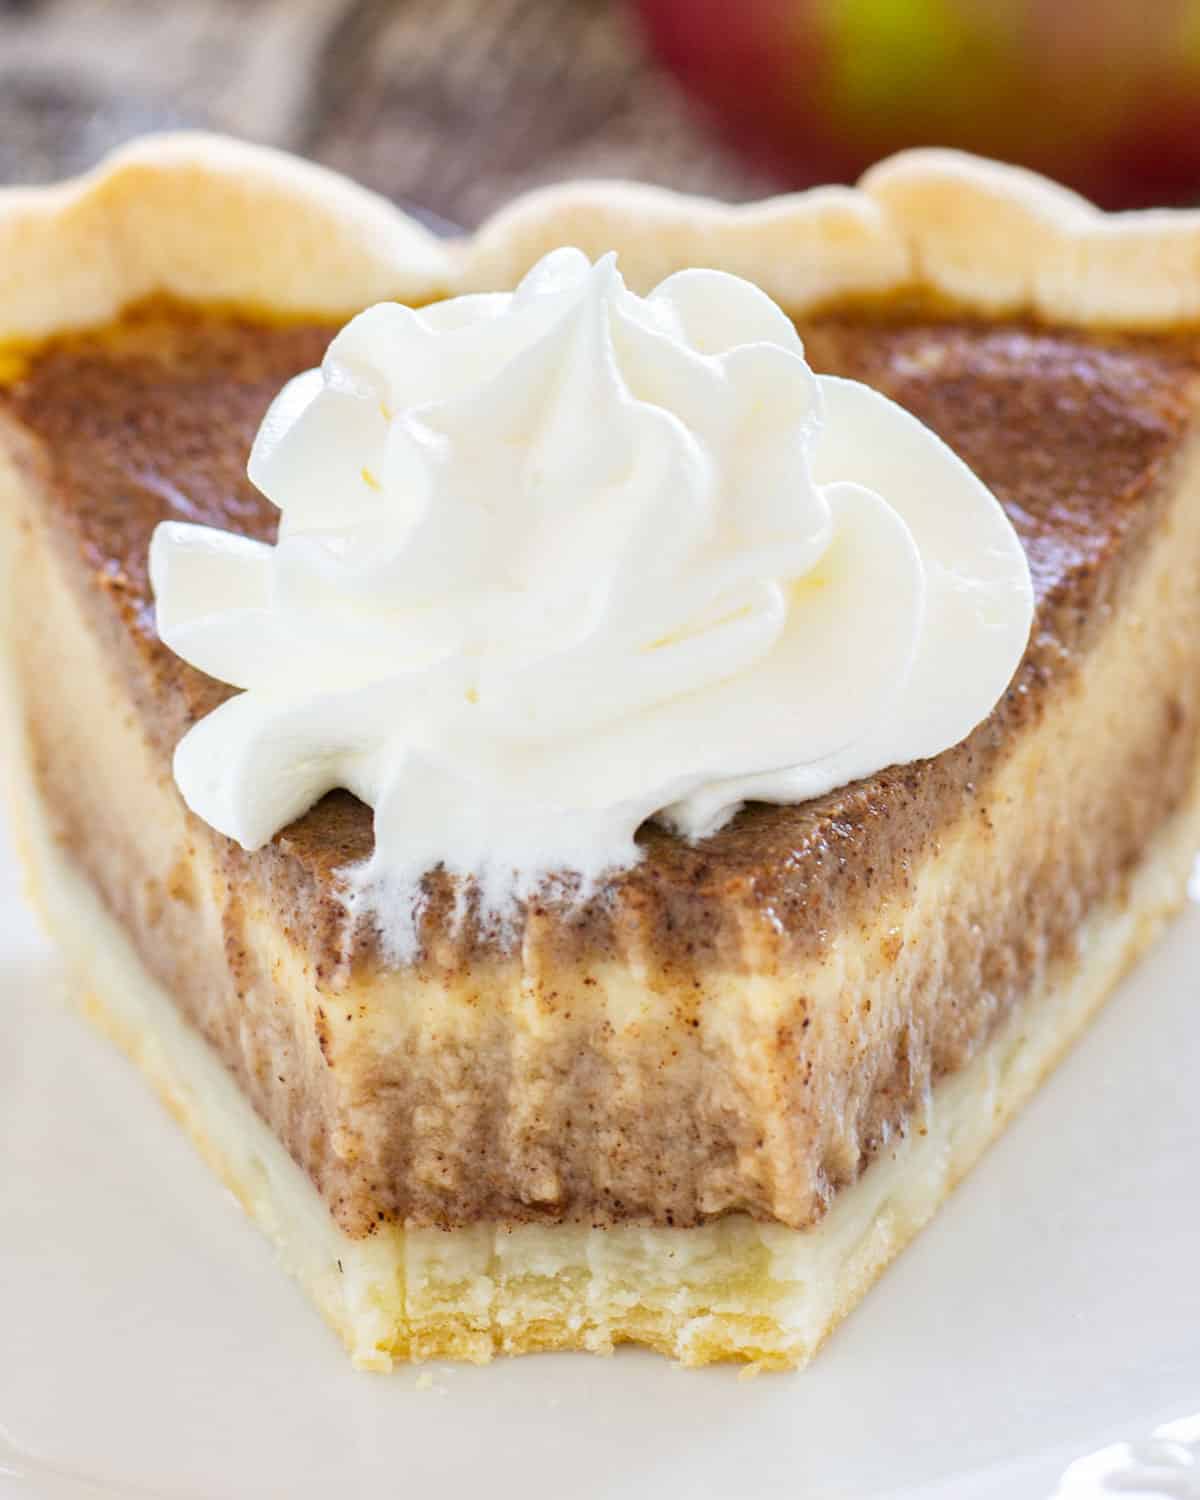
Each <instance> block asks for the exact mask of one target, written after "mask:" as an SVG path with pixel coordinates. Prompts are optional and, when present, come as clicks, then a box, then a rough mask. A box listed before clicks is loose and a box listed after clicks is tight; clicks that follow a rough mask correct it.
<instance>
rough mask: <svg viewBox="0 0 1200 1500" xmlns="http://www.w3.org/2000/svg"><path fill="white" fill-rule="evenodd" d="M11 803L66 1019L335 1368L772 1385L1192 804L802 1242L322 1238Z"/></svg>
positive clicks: (976, 1120) (198, 1042)
mask: <svg viewBox="0 0 1200 1500" xmlns="http://www.w3.org/2000/svg"><path fill="white" fill-rule="evenodd" d="M13 770H14V771H15V773H16V774H15V777H14V784H13V786H12V790H13V791H14V792H15V793H16V795H15V796H14V797H13V798H12V806H13V808H14V812H15V814H16V820H17V832H18V838H19V844H20V847H21V851H22V854H23V856H24V858H25V861H26V867H27V870H28V872H29V883H30V894H31V896H32V897H33V899H34V901H35V904H36V905H37V906H38V908H39V909H40V911H41V912H42V915H43V918H44V920H45V922H46V924H47V926H48V927H49V929H50V931H51V933H52V935H53V936H54V938H55V939H56V941H57V942H58V943H59V944H60V946H61V948H62V949H63V951H64V952H65V953H66V955H67V957H68V960H69V962H70V964H71V966H72V968H73V970H74V971H75V973H76V974H77V976H78V981H79V985H78V988H79V993H80V995H81V996H82V1008H83V1010H84V1012H85V1014H87V1015H88V1017H89V1018H90V1019H91V1020H92V1021H94V1022H95V1023H96V1024H97V1025H98V1026H99V1027H100V1028H101V1029H102V1030H103V1031H105V1032H106V1033H107V1034H108V1035H109V1036H111V1037H112V1038H113V1039H114V1040H116V1041H117V1042H118V1043H119V1044H120V1046H121V1047H122V1048H123V1049H124V1050H125V1051H126V1053H127V1054H128V1055H129V1056H130V1058H131V1059H132V1060H133V1061H134V1062H135V1063H136V1064H137V1065H138V1067H140V1068H141V1070H142V1071H143V1072H144V1073H145V1074H146V1076H147V1077H148V1078H149V1080H150V1081H151V1082H152V1083H153V1085H154V1086H155V1088H156V1089H157V1090H158V1092H159V1094H160V1096H161V1097H162V1099H163V1101H164V1102H165V1103H166V1105H167V1107H168V1108H169V1109H170V1110H171V1112H172V1113H173V1114H174V1116H175V1117H176V1119H177V1120H178V1121H179V1122H180V1123H181V1124H182V1125H183V1126H184V1128H185V1129H186V1130H187V1131H188V1133H189V1135H190V1136H191V1137H192V1139H193V1141H194V1142H195V1143H196V1145H197V1147H198V1148H199V1150H200V1151H201V1153H202V1154H203V1155H204V1157H205V1158H206V1160H207V1161H208V1162H209V1163H210V1165H211V1166H212V1167H213V1169H214V1171H216V1172H217V1174H218V1175H219V1176H220V1177H221V1179H222V1180H223V1181H224V1182H225V1183H226V1184H227V1185H228V1186H229V1187H230V1188H231V1189H232V1190H233V1192H234V1193H235V1194H236V1195H237V1197H238V1198H239V1199H240V1201H241V1202H242V1204H243V1206H244V1207H245V1209H246V1211H247V1213H248V1214H249V1215H250V1217H251V1218H252V1219H254V1221H255V1222H256V1223H257V1224H258V1225H259V1226H260V1228H261V1229H262V1230H263V1231H264V1232H265V1233H266V1234H267V1235H269V1236H270V1238H271V1239H272V1240H273V1241H274V1242H275V1244H276V1245H277V1246H278V1248H279V1250H280V1253H281V1258H282V1260H283V1263H284V1265H285V1266H286V1268H287V1269H288V1271H289V1272H290V1273H291V1274H292V1275H294V1276H295V1277H296V1278H297V1279H298V1280H299V1281H300V1282H301V1283H302V1284H303V1286H304V1287H305V1288H306V1289H307V1291H308V1293H309V1295H310V1296H311V1298H312V1299H313V1301H314V1302H315V1303H316V1304H317V1306H318V1307H319V1308H320V1309H321V1311H322V1313H323V1314H324V1315H325V1317H326V1319H327V1320H328V1321H329V1322H330V1323H331V1324H332V1325H333V1327H334V1328H336V1329H337V1331H338V1332H339V1333H340V1334H341V1336H342V1338H343V1339H344V1341H345V1343H346V1346H347V1348H348V1349H349V1351H350V1353H351V1356H352V1357H353V1359H354V1361H355V1363H356V1364H358V1365H360V1366H362V1367H364V1368H369V1369H377V1370H386V1369H389V1368H391V1366H392V1364H393V1362H394V1361H396V1360H422V1359H463V1360H470V1361H473V1362H476V1363H484V1362H486V1361H488V1360H490V1359H491V1358H492V1357H493V1356H494V1355H495V1354H520V1353H527V1352H531V1351H535V1350H547V1349H586V1350H592V1351H596V1352H604V1353H607V1352H609V1351H611V1350H612V1348H613V1347H614V1346H615V1345H616V1344H618V1343H625V1342H630V1343H637V1344H643V1345H647V1346H649V1347H650V1348H652V1349H655V1350H657V1351H658V1352H659V1353H662V1354H665V1355H668V1356H670V1357H672V1358H674V1359H677V1360H679V1361H680V1362H681V1363H682V1364H684V1365H704V1364H708V1363H711V1362H714V1361H718V1360H741V1361H746V1362H749V1363H752V1364H755V1365H759V1366H761V1367H764V1368H790V1367H795V1366H799V1365H802V1364H804V1363H806V1362H807V1360H808V1359H810V1358H811V1357H812V1355H813V1354H814V1353H815V1351H816V1350H817V1348H818V1347H819V1345H820V1344H821V1343H822V1341H823V1340H824V1339H825V1338H826V1337H827V1335H828V1334H829V1333H830V1331H831V1330H832V1329H833V1328H834V1327H835V1326H836V1324H837V1323H838V1322H839V1321H840V1320H841V1319H842V1318H843V1317H845V1316H846V1314H847V1313H849V1311H850V1310H851V1308H852V1307H853V1306H854V1305H855V1303H857V1302H858V1301H859V1299H860V1298H861V1297H862V1296H863V1295H864V1293H865V1292H866V1291H867V1290H868V1288H869V1287H870V1286H871V1284H872V1282H874V1280H875V1279H876V1277H877V1276H878V1275H879V1274H880V1272H881V1271H882V1270H883V1269H884V1267H885V1266H886V1265H887V1264H888V1262H889V1261H891V1259H892V1258H893V1257H894V1256H895V1255H896V1254H898V1253H899V1251H900V1250H902V1249H903V1248H904V1246H905V1245H906V1244H908V1242H909V1241H910V1240H911V1239H912V1238H913V1236H914V1235H915V1234H916V1233H917V1231H918V1230H919V1229H920V1228H921V1227H922V1226H923V1225H924V1224H925V1223H926V1222H927V1221H928V1220H929V1218H930V1217H931V1216H932V1214H933V1213H934V1212H935V1211H936V1209H937V1207H938V1206H939V1204H940V1203H941V1202H942V1201H943V1200H944V1199H945V1198H946V1196H947V1195H948V1194H949V1193H950V1191H951V1190H952V1188H953V1187H954V1186H955V1185H956V1184H957V1183H958V1182H959V1180H960V1179H961V1178H962V1177H963V1176H964V1175H965V1173H966V1172H967V1171H968V1170H969V1169H970V1168H971V1166H972V1165H973V1164H974V1163H975V1161H977V1160H978V1158H979V1157H980V1155H981V1154H982V1153H983V1151H984V1150H985V1149H986V1148H987V1146H988V1145H989V1144H990V1143H991V1141H992V1140H994V1139H995V1137H996V1136H997V1135H998V1134H999V1133H1000V1131H1001V1130H1002V1129H1003V1127H1004V1126H1005V1124H1006V1123H1007V1122H1008V1120H1009V1119H1010V1118H1011V1117H1012V1116H1013V1114H1014V1113H1015V1112H1016V1111H1017V1110H1018V1109H1019V1108H1020V1107H1021V1105H1022V1104H1023V1103H1024V1102H1025V1101H1026V1099H1028V1098H1029V1096H1030V1095H1031V1094H1032V1093H1033V1092H1034V1090H1035V1089H1036V1087H1037V1085H1038V1083H1039V1082H1040V1081H1041V1079H1042V1078H1043V1077H1044V1076H1045V1075H1046V1074H1047V1073H1048V1072H1049V1071H1050V1069H1051V1068H1052V1067H1053V1066H1054V1064H1055V1063H1056V1062H1057V1061H1058V1059H1059V1058H1060V1057H1061V1056H1062V1054H1063V1053H1064V1051H1065V1050H1066V1049H1067V1047H1068V1046H1069V1045H1070V1044H1071V1042H1072V1041H1073V1040H1074V1039H1075V1037H1076V1036H1078V1034H1079V1033H1080V1032H1081V1031H1082V1030H1083V1028H1084V1026H1085V1025H1086V1024H1087V1022H1088V1020H1089V1019H1090V1018H1091V1016H1092V1015H1093V1014H1094V1013H1095V1012H1096V1011H1097V1010H1098V1009H1099V1007H1100V1005H1101V1004H1102V1002H1103V1001H1104V999H1105V998H1106V996H1107V995H1108V994H1109V992H1110V991H1111V990H1112V988H1113V986H1114V985H1115V984H1116V983H1117V981H1118V980H1119V979H1120V978H1121V976H1122V975H1123V974H1124V973H1125V971H1126V970H1127V969H1128V968H1129V966H1130V965H1131V964H1132V963H1133V961H1134V960H1135V959H1136V958H1137V957H1138V955H1139V954H1140V953H1141V952H1142V951H1143V949H1144V948H1145V947H1146V946H1147V945H1148V944H1149V943H1150V942H1152V941H1153V940H1154V938H1155V937H1156V936H1157V935H1158V934H1159V933H1160V931H1161V930H1162V928H1163V926H1164V924H1165V923H1166V921H1167V920H1168V919H1169V917H1170V916H1171V914H1172V913H1173V912H1174V911H1176V910H1177V908H1178V907H1179V906H1180V905H1181V904H1182V901H1183V899H1184V896H1185V892H1186V885H1187V879H1188V874H1189V871H1190V869H1191V866H1192V862H1193V857H1194V854H1195V851H1196V849H1197V847H1198V846H1200V794H1198V795H1195V796H1193V798H1192V799H1191V801H1190V803H1189V804H1188V806H1187V807H1186V808H1184V809H1183V810H1182V811H1181V812H1180V813H1179V814H1177V815H1176V816H1175V817H1174V818H1173V819H1172V820H1171V821H1170V823H1169V824H1167V825H1166V826H1165V827H1164V828H1163V829H1162V830H1160V832H1159V834H1158V835H1157V836H1156V838H1155V840H1154V841H1153V843H1152V844H1151V845H1150V847H1149V848H1148V850H1147V854H1146V857H1145V859H1144V860H1143V862H1142V864H1141V866H1140V868H1139V869H1138V870H1137V871H1136V872H1135V873H1134V874H1133V875H1132V876H1131V877H1130V880H1129V882H1128V885H1127V888H1126V890H1125V891H1124V892H1123V893H1122V895H1121V898H1120V899H1119V900H1117V901H1114V902H1110V903H1109V904H1108V905H1106V906H1105V907H1103V908H1100V909H1097V910H1095V911H1093V913H1092V914H1091V916H1090V917H1089V919H1088V921H1087V923H1086V924H1085V926H1084V927H1083V929H1082V930H1081V932H1080V936H1079V942H1078V944H1077V949H1076V953H1075V955H1074V956H1073V957H1071V958H1069V959H1065V960H1062V961H1060V962H1059V963H1058V964H1057V965H1056V966H1054V967H1052V968H1051V970H1050V973H1049V978H1048V981H1047V983H1046V984H1045V985H1044V986H1043V987H1042V988H1041V990H1040V991H1039V992H1038V993H1035V994H1032V995H1030V996H1029V997H1028V998H1027V1001H1026V1003H1025V1004H1024V1005H1022V1006H1020V1007H1018V1009H1017V1011H1016V1012H1015V1013H1014V1014H1013V1015H1012V1016H1011V1017H1010V1019H1009V1020H1008V1022H1007V1023H1006V1024H1005V1025H1004V1027H1003V1028H1002V1029H1001V1030H1000V1031H999V1032H998V1033H997V1034H996V1035H995V1036H994V1038H993V1039H992V1041H991V1042H990V1043H989V1044H988V1045H987V1046H986V1048H985V1049H984V1050H983V1051H982V1052H981V1053H980V1054H979V1055H978V1056H977V1057H976V1058H975V1060H974V1061H973V1062H972V1063H971V1064H970V1065H969V1066H968V1067H966V1068H965V1069H963V1070H962V1071H961V1072H959V1073H956V1074H954V1075H952V1076H950V1077H948V1078H946V1079H944V1080H943V1081H942V1082H941V1083H939V1084H938V1085H937V1086H936V1087H935V1088H934V1090H933V1093H932V1097H931V1098H930V1100H929V1101H928V1105H927V1107H926V1109H925V1111H924V1113H923V1115H922V1116H920V1117H919V1118H917V1119H915V1120H914V1121H913V1124H912V1127H911V1128H910V1129H909V1131H908V1132H907V1134H906V1136H905V1137H904V1138H903V1139H901V1140H897V1141H894V1142H893V1143H892V1144H891V1146H890V1147H889V1148H888V1149H887V1150H886V1151H885V1152H883V1153H881V1155H880V1157H879V1158H878V1159H877V1160H876V1161H875V1162H873V1163H872V1165H871V1166H870V1167H869V1168H868V1169H867V1171H866V1172H865V1174H864V1175H863V1176H862V1178H861V1179H860V1180H859V1181H858V1182H856V1183H855V1184H854V1185H853V1186H851V1187H849V1188H846V1189H844V1190H843V1191H841V1192H840V1193H839V1194H838V1196H837V1198H836V1199H835V1201H834V1203H833V1205H832V1207H831V1208H830V1210H829V1212H828V1213H827V1214H826V1216H825V1217H824V1219H822V1220H821V1222H820V1223H819V1224H817V1225H816V1226H815V1227H813V1228H810V1229H805V1230H792V1229H786V1228H783V1227H781V1226H779V1225H772V1224H761V1223H756V1222H754V1221H753V1220H751V1219H749V1218H747V1217H744V1216H740V1215H734V1216H731V1217H728V1218H725V1219H723V1220H721V1221H719V1222H717V1223H715V1224H711V1225H707V1226H704V1227H701V1228H695V1229H647V1228H641V1227H636V1226H629V1227H623V1228H615V1229H591V1228H588V1227H583V1226H576V1225H565V1226H553V1227H542V1226H533V1225H525V1226H519V1227H516V1228H512V1229H508V1228H505V1227H503V1226H498V1225H494V1224H480V1225H478V1226H476V1227H473V1228H470V1229H460V1230H452V1231H442V1230H437V1229H405V1228H400V1227H394V1226H384V1225H381V1226H380V1228H379V1230H378V1232H377V1233H375V1234H374V1235H371V1236H369V1237H367V1238H365V1239H354V1238H351V1237H350V1236H349V1235H347V1234H346V1233H345V1232H344V1231H342V1230H341V1229H340V1228H338V1227H337V1225H336V1224H335V1223H334V1221H333V1219H332V1218H331V1216H330V1214H329V1212H328V1210H327V1208H326V1206H325V1204H324V1202H323V1201H322V1199H321V1198H320V1196H319V1195H318V1193H317V1192H316V1190H315V1189H314V1187H313V1186H312V1184H311V1183H310V1182H309V1180H308V1178H307V1177H306V1176H305V1175H304V1174H303V1173H302V1172H301V1171H300V1169H299V1168H298V1167H297V1166H296V1165H295V1163H294V1162H293V1161H292V1159H291V1157H290V1156H289V1155H288V1153H287V1151H286V1150H285V1149H284V1147H283V1146H282V1145H281V1144H280V1142H279V1141H278V1140H277V1139H276V1138H275V1136H274V1135H273V1134H272V1133H271V1132H270V1131H269V1130H268V1128H267V1127H266V1126H265V1125H264V1124H263V1122H262V1121H261V1120H260V1119H259V1117H258V1116H257V1115H256V1114H255V1113H254V1111H253V1109H252V1108H251V1106H250V1105H249V1104H248V1102H247V1101H246V1100H245V1098H244V1097H243V1096H242V1094H241V1093H240V1092H239V1091H238V1088H237V1086H236V1084H235V1083H234V1081H233V1079H232V1078H231V1076H230V1075H229V1073H228V1072H227V1071H226V1069H225V1068H224V1067H223V1066H222V1065H221V1063H220V1062H219V1060H218V1059H217V1057H216V1055H215V1054H214V1053H213V1052H212V1051H211V1050H210V1049H209V1047H208V1045H207V1043H205V1042H204V1041H203V1039H202V1038H201V1037H200V1036H199V1035H198V1034H197V1033H195V1032H194V1031H193V1030H192V1029H191V1028H189V1027H188V1026H187V1024H186V1023H185V1022H184V1021H183V1020H182V1019H181V1018H180V1016H179V1014H178V1012H177V1011H176V1009H175V1007H174V1005H173V1004H172V1002H171V1000H170V998H169V996H168V995H167V994H166V993H165V992H164V991H163V990H162V989H161V987H160V986H159V985H158V984H157V983H156V982H155V981H153V980H152V979H151V978H150V976H149V975H148V974H147V973H146V971H145V969H144V968H143V966H142V964H141V962H140V960H139V958H138V956H137V954H136V953H135V952H134V950H133V948H132V946H131V945H130V943H129V941H128V939H127V938H126V936H125V934H124V932H123V931H122V929H121V928H120V927H119V925H118V924H117V923H116V922H115V921H114V919H113V918H112V917H111V915H110V914H109V913H108V912H107V910H106V909H105V908H104V907H103V906H102V904H101V903H100V901H99V900H98V898H97V897H96V895H95V893H94V892H93V890H92V888H91V886H90V885H89V884H88V882H87V881H86V880H85V879H84V878H82V877H81V876H80V874H78V873H77V871H76V870H75V869H74V868H73V867H72V865H71V863H70V860H69V858H68V857H67V855H66V854H65V852H64V851H63V850H62V849H61V848H60V847H59V846H58V845H57V844H56V843H55V841H54V840H53V838H52V837H51V835H50V833H49V830H48V828H47V826H46V824H45V822H44V821H43V818H42V815H41V812H40V808H39V803H38V800H37V797H36V794H35V793H34V790H33V785H32V778H31V777H30V775H29V773H28V767H26V766H24V765H23V764H22V763H21V761H20V758H19V757H18V758H17V759H16V762H15V764H14V766H13Z"/></svg>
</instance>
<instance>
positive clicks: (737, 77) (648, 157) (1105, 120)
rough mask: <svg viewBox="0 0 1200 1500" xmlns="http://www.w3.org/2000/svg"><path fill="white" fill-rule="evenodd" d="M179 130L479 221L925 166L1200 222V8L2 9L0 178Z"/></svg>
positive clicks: (436, 5) (1106, 3)
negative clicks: (229, 135) (501, 213)
mask: <svg viewBox="0 0 1200 1500" xmlns="http://www.w3.org/2000/svg"><path fill="white" fill-rule="evenodd" d="M180 126H201V127H206V128H211V129H219V130H225V131H231V132H233V133H235V134H238V135H242V136H245V137H248V138H250V139H253V140H259V141H266V142H270V143H272V144H276V145H281V146H285V147H288V148H289V149H291V150H295V151H299V152H302V153H304V154H305V155H308V156H312V157H315V158H316V159H318V160H320V161H324V162H327V163H329V164H330V165H332V166H335V167H339V168H341V169H342V170H344V171H347V172H349V173H350V174H352V175H353V176H355V177H357V178H359V179H360V180H362V181H364V182H366V183H368V184H370V185H371V186H373V187H375V188H377V189H379V190H381V191H383V192H384V193H387V194H388V195H389V196H392V197H394V198H398V199H403V200H406V201H407V202H409V203H417V204H420V205H422V206H423V207H424V208H425V209H427V210H428V211H429V212H430V213H431V214H433V215H436V216H440V217H442V218H444V219H446V220H449V221H451V222H453V223H457V224H463V225H471V224H474V223H477V222H478V221H479V219H480V218H482V217H483V216H484V215H485V214H486V213H487V212H488V211H489V210H490V209H492V208H494V207H495V206H497V205H498V204H499V203H502V202H503V201H504V200H506V199H507V198H509V197H511V196H512V194H513V193H514V192H517V191H519V190H521V189H523V188H527V187H531V186H533V185H535V184H538V183H542V182H548V181H554V180H557V179H560V178H564V177H575V176H613V175H619V176H632V177H640V178H644V179H646V180H649V181H653V182H661V183H666V184H669V185H671V186H675V187H681V188H686V189H691V190H694V191H702V192H707V193H714V194H717V195H719V196H721V197H724V198H728V199H731V200H738V199H745V198H751V197H758V196H762V195H763V194H764V193H768V192H772V191H776V190H778V189H780V188H787V187H794V186H804V185H806V184H808V183H811V182H814V181H839V180H840V181H850V180H853V178H854V177H855V176H856V175H857V173H858V172H859V171H860V170H861V169H862V168H863V167H864V166H865V165H866V164H868V163H869V162H870V161H872V160H874V159H876V158H877V157H879V156H881V155H884V154H886V153H887V152H888V151H891V150H894V149H896V148H897V147H901V146H906V145H919V144H955V145H961V146H964V147H967V148H968V149H973V150H977V151H983V152H985V153H988V154H991V155H996V156H999V157H1002V158H1005V159H1008V160H1015V161H1023V162H1027V163H1029V164H1031V165H1033V166H1036V167H1038V168H1040V169H1042V170H1044V171H1048V172H1050V173H1051V174H1053V175H1055V176H1058V177H1060V178H1061V179H1063V180H1065V181H1068V182H1070V183H1071V184H1073V185H1075V186H1077V187H1078V188H1080V190H1082V191H1084V192H1086V193H1088V194H1089V196H1091V197H1093V198H1095V199H1097V200H1098V201H1101V202H1103V203H1104V204H1105V205H1106V206H1110V207H1126V206H1141V205H1146V204H1155V203H1178V202H1192V201H1200V0H0V181H7V182H16V181H25V182H31V181H41V180H47V179H51V178H55V177H61V176H63V175H66V174H69V173H72V172H76V171H79V170H82V169H83V168H85V167H87V166H90V165H91V164H92V163H93V162H94V161H95V160H96V159H97V157H99V156H100V155H101V154H103V152H104V151H105V150H107V149H109V148H110V147H111V146H113V145H116V144H118V143H119V142H120V141H122V140H125V139H128V138H129V137H130V136H133V135H137V134H140V133H142V132H144V131H147V130H155V129H164V128H175V127H180Z"/></svg>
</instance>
